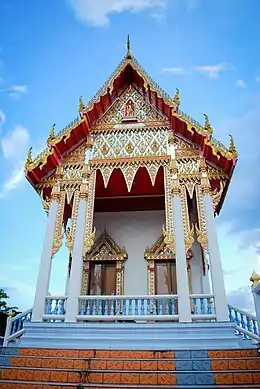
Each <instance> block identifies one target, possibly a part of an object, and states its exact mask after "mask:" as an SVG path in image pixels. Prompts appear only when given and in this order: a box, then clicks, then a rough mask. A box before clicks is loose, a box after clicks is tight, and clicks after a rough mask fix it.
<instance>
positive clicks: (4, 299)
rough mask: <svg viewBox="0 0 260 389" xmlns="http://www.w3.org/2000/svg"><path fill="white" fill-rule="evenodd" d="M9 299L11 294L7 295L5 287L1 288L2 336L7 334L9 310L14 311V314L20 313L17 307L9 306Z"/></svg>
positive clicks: (0, 317) (0, 322)
mask: <svg viewBox="0 0 260 389" xmlns="http://www.w3.org/2000/svg"><path fill="white" fill-rule="evenodd" d="M8 299H9V296H7V294H6V293H5V291H4V289H1V288H0V336H4V334H5V327H6V320H7V317H8V313H9V311H12V312H13V315H14V316H15V315H17V314H18V313H19V312H18V308H17V307H9V306H8V304H7V300H8Z"/></svg>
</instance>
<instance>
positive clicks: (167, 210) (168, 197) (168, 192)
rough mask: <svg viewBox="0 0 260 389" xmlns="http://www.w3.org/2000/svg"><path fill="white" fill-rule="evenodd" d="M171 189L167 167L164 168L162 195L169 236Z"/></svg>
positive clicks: (170, 227) (171, 219)
mask: <svg viewBox="0 0 260 389" xmlns="http://www.w3.org/2000/svg"><path fill="white" fill-rule="evenodd" d="M171 191H172V188H171V173H170V170H169V167H168V166H164V193H165V224H166V230H167V231H168V233H169V234H173V227H174V226H173V217H172V211H173V210H172V193H171Z"/></svg>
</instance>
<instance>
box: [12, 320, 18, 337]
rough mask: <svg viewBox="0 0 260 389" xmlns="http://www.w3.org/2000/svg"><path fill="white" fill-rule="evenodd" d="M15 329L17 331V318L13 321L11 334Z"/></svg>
mask: <svg viewBox="0 0 260 389" xmlns="http://www.w3.org/2000/svg"><path fill="white" fill-rule="evenodd" d="M16 331H17V320H15V321H14V322H13V328H12V331H11V334H14V333H15V332H16Z"/></svg>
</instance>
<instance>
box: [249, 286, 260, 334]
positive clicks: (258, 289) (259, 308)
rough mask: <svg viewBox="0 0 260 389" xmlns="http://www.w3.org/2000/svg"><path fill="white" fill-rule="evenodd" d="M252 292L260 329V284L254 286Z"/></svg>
mask: <svg viewBox="0 0 260 389" xmlns="http://www.w3.org/2000/svg"><path fill="white" fill-rule="evenodd" d="M251 290H252V293H253V298H254V304H255V313H256V320H257V325H258V328H260V283H259V282H258V283H257V284H256V285H252V288H251Z"/></svg>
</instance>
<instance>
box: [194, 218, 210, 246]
mask: <svg viewBox="0 0 260 389" xmlns="http://www.w3.org/2000/svg"><path fill="white" fill-rule="evenodd" d="M195 229H196V234H197V241H198V242H199V243H200V244H201V246H202V247H203V248H204V250H206V251H207V250H208V239H207V235H206V234H203V233H202V232H201V231H200V229H199V227H198V225H197V224H195Z"/></svg>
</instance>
